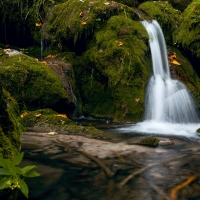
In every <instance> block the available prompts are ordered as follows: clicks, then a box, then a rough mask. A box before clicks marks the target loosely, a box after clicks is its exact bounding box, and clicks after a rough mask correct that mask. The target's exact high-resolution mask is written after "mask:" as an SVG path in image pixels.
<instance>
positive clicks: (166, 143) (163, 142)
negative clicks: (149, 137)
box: [158, 138, 174, 146]
mask: <svg viewBox="0 0 200 200" xmlns="http://www.w3.org/2000/svg"><path fill="white" fill-rule="evenodd" d="M173 144H174V141H173V140H172V139H169V138H160V139H159V142H158V145H159V146H169V145H173Z"/></svg>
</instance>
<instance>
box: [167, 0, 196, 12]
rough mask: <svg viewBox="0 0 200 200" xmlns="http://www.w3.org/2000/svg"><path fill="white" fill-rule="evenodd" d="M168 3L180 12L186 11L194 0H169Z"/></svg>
mask: <svg viewBox="0 0 200 200" xmlns="http://www.w3.org/2000/svg"><path fill="white" fill-rule="evenodd" d="M168 1H169V3H170V4H171V5H172V6H173V7H174V8H175V9H179V10H180V11H184V10H185V9H186V8H187V6H188V5H189V4H190V3H191V2H192V0H168Z"/></svg>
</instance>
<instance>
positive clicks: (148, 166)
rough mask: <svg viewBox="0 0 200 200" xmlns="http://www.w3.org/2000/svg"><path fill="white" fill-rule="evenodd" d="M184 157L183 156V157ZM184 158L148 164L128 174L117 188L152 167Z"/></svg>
mask: <svg viewBox="0 0 200 200" xmlns="http://www.w3.org/2000/svg"><path fill="white" fill-rule="evenodd" d="M184 156H185V155H184ZM184 156H177V157H175V158H171V159H167V160H163V161H162V162H159V163H152V164H148V165H147V166H146V167H143V168H142V169H139V170H138V171H136V172H134V173H132V174H130V175H129V176H128V177H126V178H125V179H124V180H123V181H122V182H121V183H119V185H118V187H119V188H121V187H123V186H124V185H125V184H126V183H127V182H128V181H129V180H130V179H132V178H133V177H135V176H136V175H138V174H141V173H142V172H143V171H145V170H147V169H149V168H150V167H153V166H155V165H160V164H163V163H166V162H170V161H172V160H176V159H178V158H182V157H184Z"/></svg>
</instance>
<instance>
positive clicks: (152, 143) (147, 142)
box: [138, 137, 159, 147]
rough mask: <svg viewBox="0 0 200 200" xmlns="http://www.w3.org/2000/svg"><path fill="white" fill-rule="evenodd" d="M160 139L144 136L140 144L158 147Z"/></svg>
mask: <svg viewBox="0 0 200 200" xmlns="http://www.w3.org/2000/svg"><path fill="white" fill-rule="evenodd" d="M158 142H159V139H158V138H156V137H146V138H142V139H141V140H140V142H139V143H138V144H140V145H145V146H150V147H156V146H158Z"/></svg>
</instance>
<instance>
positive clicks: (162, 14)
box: [139, 1, 180, 44]
mask: <svg viewBox="0 0 200 200" xmlns="http://www.w3.org/2000/svg"><path fill="white" fill-rule="evenodd" d="M139 9H141V10H142V11H143V12H145V13H146V14H147V15H148V16H149V17H150V18H151V19H156V20H157V21H158V23H159V24H160V26H161V27H162V30H163V33H164V35H165V40H166V41H167V43H169V44H171V43H172V38H173V31H174V30H176V28H177V26H178V25H179V18H180V11H179V10H175V9H174V8H173V7H172V6H171V4H169V3H168V2H167V1H146V2H144V3H142V4H140V5H139Z"/></svg>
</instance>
